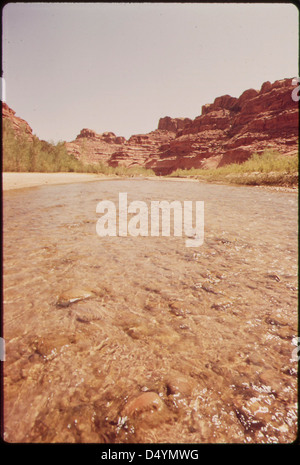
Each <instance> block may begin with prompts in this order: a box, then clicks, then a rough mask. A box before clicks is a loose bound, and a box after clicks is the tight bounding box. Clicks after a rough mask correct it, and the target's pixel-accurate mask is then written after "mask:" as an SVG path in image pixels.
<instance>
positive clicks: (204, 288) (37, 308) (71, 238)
mask: <svg viewBox="0 0 300 465" xmlns="http://www.w3.org/2000/svg"><path fill="white" fill-rule="evenodd" d="M119 192H127V193H128V202H131V201H133V200H141V201H144V202H146V203H147V205H148V204H149V202H150V201H152V200H167V201H172V200H180V201H183V200H193V201H195V200H202V201H204V202H205V237H204V244H203V245H202V246H200V247H198V248H188V247H186V246H185V237H184V236H183V237H172V236H171V237H163V236H161V235H160V236H159V237H131V236H128V237H109V236H107V237H99V236H97V234H96V222H97V219H98V217H99V215H98V214H97V213H96V206H97V203H98V202H99V201H101V200H111V201H113V202H115V204H116V205H117V204H118V194H119ZM297 228H298V203H297V195H296V194H294V193H288V192H276V191H272V192H271V191H266V190H263V189H253V188H251V187H235V186H226V185H212V184H204V183H199V182H181V181H178V180H172V182H170V181H167V180H157V181H155V180H151V182H148V181H147V180H142V179H132V180H128V179H121V180H120V179H114V180H103V181H101V182H87V183H75V184H66V185H57V186H42V187H40V188H37V189H26V190H25V189H24V190H22V191H21V190H10V191H7V192H4V194H3V240H4V246H3V258H4V264H3V296H4V338H5V341H6V361H5V364H4V439H5V440H6V441H8V442H27V443H28V442H44V443H49V442H52V443H53V442H54V443H55V442H57V443H59V442H70V443H74V442H76V443H80V442H81V443H89V442H93V443H224V442H226V443H287V442H291V441H293V440H294V439H295V437H296V433H297V415H298V410H297V408H298V406H297V363H296V362H295V361H294V360H293V353H294V352H295V349H296V348H297V347H296V345H297V328H298V287H297V286H298V277H297V276H298V263H297V256H298V231H297Z"/></svg>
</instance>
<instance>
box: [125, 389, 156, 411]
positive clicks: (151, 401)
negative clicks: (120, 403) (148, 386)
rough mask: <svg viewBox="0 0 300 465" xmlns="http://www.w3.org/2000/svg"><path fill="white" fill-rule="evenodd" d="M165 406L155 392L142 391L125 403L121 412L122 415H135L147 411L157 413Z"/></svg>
mask: <svg viewBox="0 0 300 465" xmlns="http://www.w3.org/2000/svg"><path fill="white" fill-rule="evenodd" d="M164 408H165V404H164V402H163V401H162V399H161V398H160V397H159V395H158V394H156V392H152V391H149V392H144V393H143V394H141V395H139V396H138V397H135V398H134V399H132V400H131V401H129V402H128V404H126V406H125V408H124V409H123V412H122V414H123V415H124V416H129V417H135V416H137V415H140V414H143V413H147V414H153V413H159V412H162V411H163V410H164Z"/></svg>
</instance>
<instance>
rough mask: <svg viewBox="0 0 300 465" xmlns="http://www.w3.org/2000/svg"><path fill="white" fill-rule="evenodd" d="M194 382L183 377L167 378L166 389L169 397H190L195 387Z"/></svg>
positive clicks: (172, 376) (171, 376)
mask: <svg viewBox="0 0 300 465" xmlns="http://www.w3.org/2000/svg"><path fill="white" fill-rule="evenodd" d="M194 384H195V383H194V381H193V380H192V379H191V378H190V379H187V378H185V377H184V376H181V375H170V376H169V377H167V378H166V387H167V394H168V395H175V396H176V395H180V396H184V397H186V396H189V395H190V394H191V393H192V390H193V387H194Z"/></svg>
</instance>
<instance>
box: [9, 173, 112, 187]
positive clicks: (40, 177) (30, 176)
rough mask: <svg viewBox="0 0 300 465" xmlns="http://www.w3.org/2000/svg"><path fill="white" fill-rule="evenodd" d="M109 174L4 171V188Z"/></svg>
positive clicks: (55, 183) (56, 182) (85, 179)
mask: <svg viewBox="0 0 300 465" xmlns="http://www.w3.org/2000/svg"><path fill="white" fill-rule="evenodd" d="M102 179H111V178H110V177H109V176H105V175H101V174H94V173H12V172H5V173H2V190H3V191H8V190H13V189H24V188H29V187H40V186H50V185H57V184H70V183H76V182H89V181H100V180H102Z"/></svg>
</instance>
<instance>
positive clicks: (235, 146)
mask: <svg viewBox="0 0 300 465" xmlns="http://www.w3.org/2000/svg"><path fill="white" fill-rule="evenodd" d="M292 81H293V79H281V80H278V81H275V82H274V83H273V84H271V83H270V82H265V83H264V84H263V85H262V86H261V89H260V90H255V89H248V90H246V91H245V92H243V93H242V95H241V96H240V97H239V98H236V97H231V96H230V95H223V96H221V97H217V98H216V99H215V101H214V102H213V103H211V104H206V105H203V106H202V112H201V115H200V116H197V117H196V118H195V119H194V120H192V119H189V118H171V117H169V116H166V117H164V118H161V119H160V120H159V123H158V128H157V129H156V130H154V131H152V132H150V133H148V134H138V135H133V136H131V137H130V138H129V139H128V140H126V139H125V138H124V137H118V136H116V135H115V134H114V133H113V132H105V133H103V134H97V133H96V132H95V131H93V130H91V129H82V131H81V132H80V134H79V135H78V136H77V137H76V139H75V140H74V141H72V142H66V149H67V151H68V152H69V153H70V154H73V155H74V156H75V157H76V158H78V159H80V160H82V161H84V162H87V163H98V162H102V163H107V164H109V165H110V166H118V165H124V166H134V165H140V166H145V167H146V168H152V169H153V170H154V171H155V173H156V174H161V175H164V174H169V173H171V172H172V171H174V170H176V169H177V168H182V169H185V168H187V169H188V168H216V167H218V166H222V165H226V164H229V163H233V162H237V163H241V162H243V161H245V160H247V159H248V158H249V157H250V156H251V155H252V154H253V153H254V152H258V153H262V152H263V151H264V150H265V149H272V150H278V151H279V152H280V153H282V154H286V155H288V154H293V153H297V151H298V129H299V112H298V103H297V102H295V101H294V100H293V99H292V91H293V90H294V88H295V86H296V84H293V82H292ZM2 113H3V118H9V119H10V121H12V123H13V127H14V129H15V130H16V133H19V132H20V128H21V127H22V125H23V127H24V129H25V132H26V134H27V136H28V137H29V138H30V137H31V138H32V137H33V136H32V130H31V128H30V126H29V125H28V124H27V123H26V122H25V121H23V120H21V119H20V118H18V117H16V116H15V112H14V111H13V110H11V109H10V108H9V107H8V106H7V105H6V104H5V103H4V104H3V107H2Z"/></svg>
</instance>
